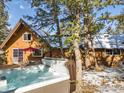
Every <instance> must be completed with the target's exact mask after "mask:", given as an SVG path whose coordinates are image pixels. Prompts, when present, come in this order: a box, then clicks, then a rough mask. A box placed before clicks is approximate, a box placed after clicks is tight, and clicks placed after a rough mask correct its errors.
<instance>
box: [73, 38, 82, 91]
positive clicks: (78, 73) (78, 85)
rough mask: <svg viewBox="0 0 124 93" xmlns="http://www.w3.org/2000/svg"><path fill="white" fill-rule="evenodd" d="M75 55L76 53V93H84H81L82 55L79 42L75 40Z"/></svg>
mask: <svg viewBox="0 0 124 93" xmlns="http://www.w3.org/2000/svg"><path fill="white" fill-rule="evenodd" d="M73 46H74V53H75V61H76V81H77V82H76V91H75V93H82V92H81V90H82V89H81V85H82V60H81V53H80V49H79V44H78V40H77V39H75V40H74V43H73Z"/></svg>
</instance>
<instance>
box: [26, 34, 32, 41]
mask: <svg viewBox="0 0 124 93" xmlns="http://www.w3.org/2000/svg"><path fill="white" fill-rule="evenodd" d="M31 39H32V37H31V34H29V33H25V34H24V40H31Z"/></svg>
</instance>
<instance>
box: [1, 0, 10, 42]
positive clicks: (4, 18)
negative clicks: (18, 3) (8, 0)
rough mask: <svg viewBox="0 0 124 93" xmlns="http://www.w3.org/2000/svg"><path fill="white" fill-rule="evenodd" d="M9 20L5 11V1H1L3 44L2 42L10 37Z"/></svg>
mask: <svg viewBox="0 0 124 93" xmlns="http://www.w3.org/2000/svg"><path fill="white" fill-rule="evenodd" d="M7 20H8V15H7V12H6V11H5V0H1V1H0V43H2V41H3V40H4V39H5V37H6V36H7V35H8V29H7Z"/></svg>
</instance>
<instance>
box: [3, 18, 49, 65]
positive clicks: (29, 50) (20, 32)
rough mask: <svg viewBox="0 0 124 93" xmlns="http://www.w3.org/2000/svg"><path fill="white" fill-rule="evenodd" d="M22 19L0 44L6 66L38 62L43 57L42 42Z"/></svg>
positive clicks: (43, 43)
mask: <svg viewBox="0 0 124 93" xmlns="http://www.w3.org/2000/svg"><path fill="white" fill-rule="evenodd" d="M39 38H42V37H40V36H39V35H38V34H37V33H36V32H34V31H33V30H32V29H31V28H30V27H29V26H28V25H27V24H26V23H25V22H24V21H23V20H22V19H20V21H19V22H18V23H17V24H16V26H15V27H14V29H13V30H12V31H11V32H10V34H9V35H8V37H7V38H6V39H5V40H4V41H3V43H2V44H1V48H2V49H3V50H4V51H5V53H6V57H7V64H8V65H11V64H19V63H20V62H29V61H40V60H41V58H42V57H43V49H44V46H45V45H47V44H46V43H45V42H44V41H42V42H40V40H39Z"/></svg>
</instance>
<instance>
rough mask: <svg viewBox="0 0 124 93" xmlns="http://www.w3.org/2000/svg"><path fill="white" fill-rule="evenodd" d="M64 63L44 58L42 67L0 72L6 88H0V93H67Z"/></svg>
mask: <svg viewBox="0 0 124 93" xmlns="http://www.w3.org/2000/svg"><path fill="white" fill-rule="evenodd" d="M66 61H67V60H62V59H53V58H52V59H50V58H45V59H43V63H44V65H42V64H40V65H36V66H30V67H26V68H23V69H21V68H17V69H11V70H6V71H2V74H1V75H4V76H5V77H6V78H7V86H4V87H1V88H0V93H10V91H11V92H12V93H69V90H70V88H69V75H68V70H67V69H66V67H65V66H64V64H65V62H66ZM49 62H51V63H49ZM48 65H49V66H48Z"/></svg>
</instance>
